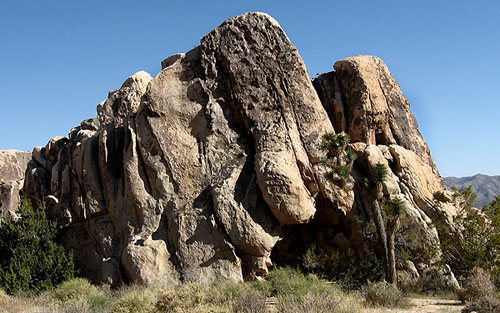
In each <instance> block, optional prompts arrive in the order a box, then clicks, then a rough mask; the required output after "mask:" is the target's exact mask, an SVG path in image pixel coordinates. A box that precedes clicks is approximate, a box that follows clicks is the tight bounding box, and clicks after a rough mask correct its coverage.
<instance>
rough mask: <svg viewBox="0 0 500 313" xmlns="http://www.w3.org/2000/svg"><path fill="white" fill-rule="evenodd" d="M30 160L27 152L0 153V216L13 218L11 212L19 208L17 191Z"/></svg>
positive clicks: (29, 154) (21, 184)
mask: <svg viewBox="0 0 500 313" xmlns="http://www.w3.org/2000/svg"><path fill="white" fill-rule="evenodd" d="M30 160H31V153H30V152H29V151H28V152H25V151H17V150H1V151H0V216H14V215H12V212H14V211H16V210H17V209H18V208H19V205H20V198H19V191H20V189H21V188H22V186H23V183H24V173H25V172H26V168H27V166H28V162H29V161H30ZM9 212H10V213H9Z"/></svg>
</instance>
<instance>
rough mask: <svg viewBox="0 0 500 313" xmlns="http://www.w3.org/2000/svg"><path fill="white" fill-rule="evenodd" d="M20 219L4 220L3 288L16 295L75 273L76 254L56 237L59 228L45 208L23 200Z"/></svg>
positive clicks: (0, 239) (0, 229)
mask: <svg viewBox="0 0 500 313" xmlns="http://www.w3.org/2000/svg"><path fill="white" fill-rule="evenodd" d="M17 213H18V215H20V219H19V220H18V221H17V222H13V221H11V220H4V221H2V222H1V223H0V251H2V252H1V253H0V287H2V288H4V290H5V291H6V292H7V293H9V294H13V293H15V292H27V293H30V292H33V293H39V292H40V291H43V290H47V289H50V288H53V287H54V286H55V285H57V284H59V283H61V282H63V281H65V280H68V279H70V278H72V277H73V275H74V264H73V257H72V254H70V253H68V252H66V251H65V250H64V248H63V247H62V246H60V245H59V244H57V243H56V242H55V241H54V240H55V237H56V232H57V227H56V224H55V223H54V222H51V221H48V220H47V217H46V215H45V212H44V208H43V207H41V208H40V209H39V210H37V211H35V210H33V208H32V206H31V205H30V204H29V203H28V202H26V201H23V203H22V205H21V208H20V209H19V211H18V212H17Z"/></svg>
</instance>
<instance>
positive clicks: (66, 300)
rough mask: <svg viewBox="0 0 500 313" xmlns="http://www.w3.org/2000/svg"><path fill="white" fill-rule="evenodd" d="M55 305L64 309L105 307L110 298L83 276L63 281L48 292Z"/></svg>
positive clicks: (109, 302)
mask: <svg viewBox="0 0 500 313" xmlns="http://www.w3.org/2000/svg"><path fill="white" fill-rule="evenodd" d="M50 294H51V298H52V299H53V302H54V304H55V306H56V307H58V308H65V309H66V310H72V309H73V310H76V311H78V310H97V309H106V308H108V307H109V306H110V304H111V300H110V299H109V297H107V296H106V295H105V293H104V292H103V291H102V290H100V289H98V288H97V287H95V286H93V285H92V284H91V283H90V282H89V281H88V280H86V279H84V278H73V279H71V280H68V281H65V282H64V283H62V284H61V285H59V286H57V288H55V289H54V290H53V291H51V292H50Z"/></svg>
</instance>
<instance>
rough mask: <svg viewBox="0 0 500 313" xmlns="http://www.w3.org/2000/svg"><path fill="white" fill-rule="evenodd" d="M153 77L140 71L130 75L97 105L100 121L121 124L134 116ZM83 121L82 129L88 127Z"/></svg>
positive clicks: (103, 123) (104, 123)
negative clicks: (119, 86) (118, 87)
mask: <svg viewBox="0 0 500 313" xmlns="http://www.w3.org/2000/svg"><path fill="white" fill-rule="evenodd" d="M152 79H153V78H152V77H151V75H149V73H147V72H144V71H140V72H137V73H135V74H134V75H132V76H130V77H129V78H128V79H127V80H126V81H125V82H124V83H123V84H122V86H121V88H120V89H118V90H114V91H111V92H110V93H109V95H108V99H107V100H106V101H103V102H101V103H99V105H97V116H98V119H99V121H98V122H99V123H101V124H102V125H106V124H108V123H113V124H115V125H120V124H122V123H123V121H124V120H125V119H127V118H128V117H131V116H133V115H134V114H135V113H136V112H137V109H138V108H139V105H140V104H141V97H142V95H143V94H144V92H146V87H147V86H148V84H149V82H150V81H151V80H152ZM84 126H85V125H83V123H82V129H86V128H85V127H84Z"/></svg>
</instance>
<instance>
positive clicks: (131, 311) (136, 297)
mask: <svg viewBox="0 0 500 313" xmlns="http://www.w3.org/2000/svg"><path fill="white" fill-rule="evenodd" d="M155 298H156V297H155V295H154V294H153V291H152V290H151V289H144V290H132V291H129V292H127V293H125V294H123V295H122V296H121V297H119V298H118V299H117V301H116V302H115V304H114V306H113V312H114V313H153V312H156V311H155V303H156V299H155Z"/></svg>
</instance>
